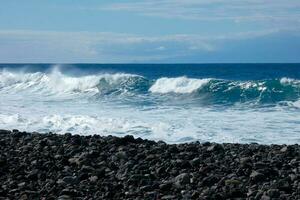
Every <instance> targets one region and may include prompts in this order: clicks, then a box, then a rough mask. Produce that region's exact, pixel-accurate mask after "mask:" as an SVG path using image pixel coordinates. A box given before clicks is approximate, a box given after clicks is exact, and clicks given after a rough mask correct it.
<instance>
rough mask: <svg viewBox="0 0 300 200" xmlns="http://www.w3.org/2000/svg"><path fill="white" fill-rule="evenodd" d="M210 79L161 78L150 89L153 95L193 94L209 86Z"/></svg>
mask: <svg viewBox="0 0 300 200" xmlns="http://www.w3.org/2000/svg"><path fill="white" fill-rule="evenodd" d="M209 81H210V79H195V78H187V77H178V78H160V79H158V80H157V81H156V82H155V83H154V84H153V85H152V86H151V87H150V89H149V91H150V92H153V93H163V94H165V93H181V94H184V93H192V92H194V91H196V90H198V89H200V88H201V87H202V86H204V85H205V84H207V83H208V82H209Z"/></svg>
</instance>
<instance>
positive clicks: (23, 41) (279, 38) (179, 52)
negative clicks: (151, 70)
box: [0, 29, 300, 63]
mask: <svg viewBox="0 0 300 200" xmlns="http://www.w3.org/2000/svg"><path fill="white" fill-rule="evenodd" d="M298 33H299V32H289V33H288V36H287V32H286V31H285V32H283V31H280V30H277V29H274V30H267V31H260V32H241V33H237V34H231V35H215V36H209V37H207V36H206V37H204V36H201V35H192V34H185V35H184V34H181V35H178V34H174V35H165V36H156V37H154V36H153V37H151V36H143V35H134V34H125V33H109V32H98V33H90V32H55V31H24V30H13V31H9V30H7V31H0V62H2V63H8V62H31V63H32V62H55V63H57V62H60V63H68V62H72V63H74V62H83V63H84V62H86V63H89V62H98V63H107V62H109V63H122V62H123V63H124V62H126V63H128V62H129V63H132V62H247V61H248V60H247V59H249V60H255V59H256V61H257V62H273V61H274V62H276V59H277V57H276V54H279V55H281V57H282V56H284V55H285V53H287V52H288V53H289V55H292V56H291V57H290V58H288V59H287V58H284V59H285V60H284V59H283V61H287V62H295V61H299V58H298V55H297V53H295V52H297V50H298V49H300V44H298V43H299V42H298V43H297V41H300V40H299V34H298ZM295 41H296V42H295ZM268 42H269V43H272V44H268ZM276 42H277V43H278V42H279V43H280V44H276ZM273 43H274V44H273ZM254 44H255V45H254ZM259 52H260V53H259ZM293 53H295V55H294V56H293ZM239 54H240V55H239ZM268 54H272V56H271V57H270V58H268V56H266V55H268ZM237 55H239V56H237Z"/></svg>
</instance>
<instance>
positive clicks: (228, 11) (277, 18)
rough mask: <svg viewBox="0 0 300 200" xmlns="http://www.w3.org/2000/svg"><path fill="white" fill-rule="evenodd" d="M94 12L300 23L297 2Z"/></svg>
mask: <svg viewBox="0 0 300 200" xmlns="http://www.w3.org/2000/svg"><path fill="white" fill-rule="evenodd" d="M93 9H95V8H93ZM96 9H101V10H109V11H128V12H134V13H138V14H141V15H146V16H157V17H164V18H180V19H193V20H205V21H216V20H217V21H219V20H231V21H234V22H243V21H247V22H248V21H252V22H257V21H260V22H277V23H278V22H281V23H287V22H297V23H299V22H300V21H299V19H300V13H299V10H300V1H299V0H144V1H136V0H134V1H130V2H123V3H108V4H106V5H104V6H101V7H100V8H96Z"/></svg>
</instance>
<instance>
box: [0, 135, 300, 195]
mask: <svg viewBox="0 0 300 200" xmlns="http://www.w3.org/2000/svg"><path fill="white" fill-rule="evenodd" d="M299 173H300V146H299V145H270V146H267V145H259V144H217V143H209V142H206V143H200V142H194V143H189V144H166V143H165V142H162V141H159V142H154V141H150V140H143V139H141V138H137V139H135V138H134V137H132V136H126V137H123V138H120V137H114V136H106V137H102V136H100V135H95V136H79V135H72V134H70V133H67V134H65V135H57V134H38V133H26V132H20V131H18V130H13V131H7V130H0V177H1V179H0V199H24V200H25V199H59V200H71V199H162V200H163V199H264V200H269V199H300V194H299V190H300V181H299Z"/></svg>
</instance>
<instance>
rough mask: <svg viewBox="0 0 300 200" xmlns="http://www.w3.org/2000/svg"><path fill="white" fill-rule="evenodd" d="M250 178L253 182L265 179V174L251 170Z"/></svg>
mask: <svg viewBox="0 0 300 200" xmlns="http://www.w3.org/2000/svg"><path fill="white" fill-rule="evenodd" d="M250 178H251V180H252V181H253V182H261V181H263V180H265V175H263V174H262V173H259V172H257V171H252V173H251V175H250Z"/></svg>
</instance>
